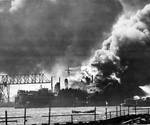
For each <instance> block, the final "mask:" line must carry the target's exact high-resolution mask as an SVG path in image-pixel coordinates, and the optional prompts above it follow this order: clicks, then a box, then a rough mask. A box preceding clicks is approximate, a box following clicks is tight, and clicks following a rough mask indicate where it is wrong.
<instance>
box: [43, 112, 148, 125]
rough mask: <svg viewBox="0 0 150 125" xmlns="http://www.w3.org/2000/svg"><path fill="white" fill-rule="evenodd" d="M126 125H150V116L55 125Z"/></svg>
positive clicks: (57, 124) (141, 115)
mask: <svg viewBox="0 0 150 125" xmlns="http://www.w3.org/2000/svg"><path fill="white" fill-rule="evenodd" d="M124 124H128V125H131V124H150V115H148V114H139V115H126V116H120V117H116V118H112V119H108V120H99V121H91V122H84V123H83V122H79V123H65V124H59V123H56V124H55V125H124ZM42 125H48V124H42Z"/></svg>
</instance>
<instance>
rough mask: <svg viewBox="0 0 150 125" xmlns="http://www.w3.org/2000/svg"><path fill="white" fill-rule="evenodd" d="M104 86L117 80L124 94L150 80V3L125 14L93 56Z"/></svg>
mask: <svg viewBox="0 0 150 125" xmlns="http://www.w3.org/2000/svg"><path fill="white" fill-rule="evenodd" d="M90 65H91V67H92V66H93V67H96V69H97V74H96V75H95V82H96V83H97V84H98V85H97V86H98V87H100V88H104V87H105V86H107V85H110V83H112V84H117V83H118V85H119V84H120V85H119V86H120V88H121V94H124V96H127V97H128V96H133V95H134V94H137V93H138V91H139V88H138V87H139V86H142V85H146V84H149V82H150V4H148V5H146V6H145V7H144V8H143V9H142V10H139V11H138V12H137V13H136V14H135V15H134V16H130V18H128V17H126V16H124V15H122V16H121V17H120V18H119V20H118V21H117V23H116V24H115V25H114V26H113V30H112V34H111V36H110V37H109V38H108V39H107V40H105V41H104V42H103V46H102V49H99V50H97V51H96V52H95V55H94V57H93V58H92V59H91V60H90Z"/></svg>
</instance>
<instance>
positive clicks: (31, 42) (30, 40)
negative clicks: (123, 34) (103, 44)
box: [0, 0, 122, 74]
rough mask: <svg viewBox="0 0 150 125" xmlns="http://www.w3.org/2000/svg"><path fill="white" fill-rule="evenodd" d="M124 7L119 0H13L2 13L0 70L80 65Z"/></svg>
mask: <svg viewBox="0 0 150 125" xmlns="http://www.w3.org/2000/svg"><path fill="white" fill-rule="evenodd" d="M121 11H122V6H121V4H120V2H118V1H117V0H109V1H106V0H92V1H91V0H15V1H13V2H12V7H11V8H10V10H9V11H7V12H6V11H2V12H1V13H0V72H6V73H8V74H9V73H13V74H14V73H23V72H26V73H27V72H40V71H42V70H45V69H47V70H49V71H50V70H51V67H52V66H53V65H54V64H55V63H57V62H58V61H60V60H61V63H64V64H71V65H72V66H73V65H78V64H81V62H82V61H83V60H85V59H86V58H87V57H89V55H90V54H91V50H92V49H93V48H96V45H97V44H98V43H99V41H102V40H103V37H104V36H105V34H107V32H108V31H109V30H110V28H111V26H112V24H113V23H114V22H115V19H116V18H117V16H118V15H119V13H120V12H121Z"/></svg>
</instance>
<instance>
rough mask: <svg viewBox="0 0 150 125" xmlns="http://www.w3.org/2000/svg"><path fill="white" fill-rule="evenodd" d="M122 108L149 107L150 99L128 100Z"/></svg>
mask: <svg viewBox="0 0 150 125" xmlns="http://www.w3.org/2000/svg"><path fill="white" fill-rule="evenodd" d="M123 106H150V97H142V98H139V99H134V98H128V99H125V100H124V103H123Z"/></svg>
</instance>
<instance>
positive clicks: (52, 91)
mask: <svg viewBox="0 0 150 125" xmlns="http://www.w3.org/2000/svg"><path fill="white" fill-rule="evenodd" d="M51 91H52V92H53V76H51Z"/></svg>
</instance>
